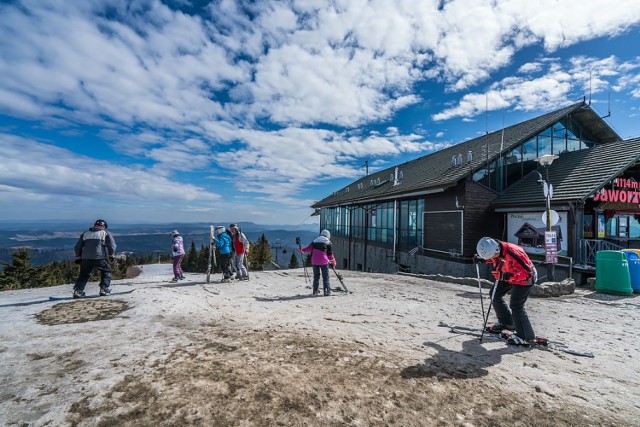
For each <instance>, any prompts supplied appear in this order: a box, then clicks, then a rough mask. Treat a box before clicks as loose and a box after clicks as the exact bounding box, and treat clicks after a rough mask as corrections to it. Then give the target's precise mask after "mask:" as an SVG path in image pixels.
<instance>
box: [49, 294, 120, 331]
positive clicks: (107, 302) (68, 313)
mask: <svg viewBox="0 0 640 427" xmlns="http://www.w3.org/2000/svg"><path fill="white" fill-rule="evenodd" d="M128 309H129V305H128V304H127V303H126V302H125V301H123V300H119V299H112V298H100V299H80V300H77V301H71V302H64V303H60V304H56V305H54V306H53V307H51V308H48V309H46V310H43V311H41V312H40V313H37V314H36V319H38V322H40V323H42V324H44V325H61V324H66V323H84V322H92V321H95V320H107V319H113V318H114V317H116V316H117V315H118V314H120V313H122V312H123V311H125V310H128Z"/></svg>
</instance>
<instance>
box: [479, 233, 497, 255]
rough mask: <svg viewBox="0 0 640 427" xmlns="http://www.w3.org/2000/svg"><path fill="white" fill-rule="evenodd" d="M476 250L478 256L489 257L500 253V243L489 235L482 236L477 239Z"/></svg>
mask: <svg viewBox="0 0 640 427" xmlns="http://www.w3.org/2000/svg"><path fill="white" fill-rule="evenodd" d="M476 250H477V251H478V255H479V256H480V258H482V259H491V258H494V257H496V256H498V255H499V254H500V244H499V243H498V241H497V240H495V239H492V238H491V237H483V238H482V239H480V240H479V241H478V245H477V246H476Z"/></svg>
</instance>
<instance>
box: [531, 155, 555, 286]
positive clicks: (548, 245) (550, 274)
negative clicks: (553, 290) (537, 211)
mask: <svg viewBox="0 0 640 427" xmlns="http://www.w3.org/2000/svg"><path fill="white" fill-rule="evenodd" d="M557 158H558V156H556V155H555V154H545V155H544V156H540V157H538V158H537V159H536V161H537V162H538V163H540V166H542V167H543V168H544V172H545V179H544V181H542V184H543V186H544V196H545V198H546V202H547V210H546V212H545V215H546V218H547V221H546V222H547V231H546V232H545V233H544V243H545V244H544V246H545V253H546V257H545V262H546V264H547V280H549V281H552V282H553V281H555V263H556V262H557V259H558V252H557V251H558V243H557V236H556V235H555V232H554V231H553V228H552V225H553V224H551V198H552V197H553V186H552V185H551V184H550V183H549V167H550V166H551V163H553V161H554V160H555V159H557ZM540 178H541V179H542V175H540Z"/></svg>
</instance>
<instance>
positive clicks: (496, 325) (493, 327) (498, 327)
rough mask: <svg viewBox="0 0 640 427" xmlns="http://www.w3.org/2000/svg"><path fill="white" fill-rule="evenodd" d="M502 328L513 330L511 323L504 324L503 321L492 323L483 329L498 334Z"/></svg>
mask: <svg viewBox="0 0 640 427" xmlns="http://www.w3.org/2000/svg"><path fill="white" fill-rule="evenodd" d="M504 330H508V331H512V330H513V325H505V324H504V323H500V322H497V323H494V324H493V325H491V326H487V327H486V328H485V329H484V331H485V332H489V333H492V334H499V333H500V332H502V331H504Z"/></svg>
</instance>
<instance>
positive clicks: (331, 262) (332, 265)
mask: <svg viewBox="0 0 640 427" xmlns="http://www.w3.org/2000/svg"><path fill="white" fill-rule="evenodd" d="M329 264H331V267H333V268H335V266H336V260H335V259H332V260H331V261H329Z"/></svg>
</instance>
